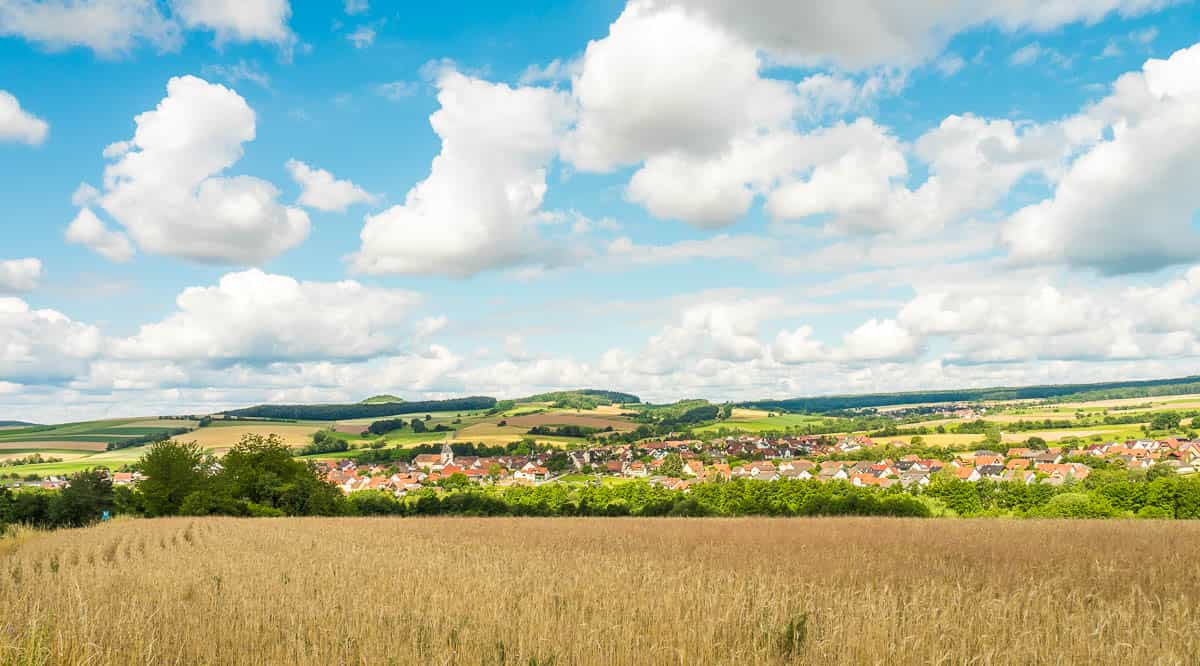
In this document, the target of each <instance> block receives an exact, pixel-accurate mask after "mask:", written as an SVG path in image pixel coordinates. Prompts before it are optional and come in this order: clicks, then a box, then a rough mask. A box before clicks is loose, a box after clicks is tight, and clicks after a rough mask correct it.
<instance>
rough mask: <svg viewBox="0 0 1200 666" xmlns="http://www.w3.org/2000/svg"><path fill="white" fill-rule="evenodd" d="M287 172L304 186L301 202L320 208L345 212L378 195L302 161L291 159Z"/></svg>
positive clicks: (372, 199)
mask: <svg viewBox="0 0 1200 666" xmlns="http://www.w3.org/2000/svg"><path fill="white" fill-rule="evenodd" d="M286 166H287V170H288V173H289V174H291V176H292V180H294V181H296V183H298V184H299V185H300V187H301V188H302V190H303V191H302V192H301V193H300V199H299V200H298V202H299V203H300V205H302V206H308V207H309V208H316V209H317V210H323V211H326V212H329V211H339V212H341V211H345V210H346V209H347V208H349V207H350V206H353V205H355V204H360V203H373V202H375V201H376V200H377V199H378V197H376V196H375V195H373V194H371V193H370V192H367V191H366V190H364V189H363V188H361V187H359V186H358V185H355V184H354V183H352V182H350V181H348V180H338V179H337V178H335V177H334V175H333V174H332V173H330V172H328V171H326V170H325V169H314V168H313V167H310V166H309V165H307V164H305V163H304V162H301V161H299V160H288V162H287V165H286Z"/></svg>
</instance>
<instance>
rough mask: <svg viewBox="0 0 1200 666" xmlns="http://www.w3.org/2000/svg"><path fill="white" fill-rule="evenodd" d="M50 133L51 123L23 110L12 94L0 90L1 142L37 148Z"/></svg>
mask: <svg viewBox="0 0 1200 666" xmlns="http://www.w3.org/2000/svg"><path fill="white" fill-rule="evenodd" d="M49 133H50V125H49V123H47V122H46V121H45V120H42V119H41V118H38V117H37V116H35V115H33V114H32V113H29V112H28V111H25V110H24V109H22V108H21V103H20V102H19V101H18V100H17V98H16V97H14V96H13V95H12V94H11V93H9V92H8V91H5V90H0V141H19V142H21V143H27V144H29V145H31V146H36V145H39V144H41V143H42V142H43V141H45V140H46V135H47V134H49Z"/></svg>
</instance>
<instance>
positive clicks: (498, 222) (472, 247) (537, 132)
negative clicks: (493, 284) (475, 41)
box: [352, 69, 571, 276]
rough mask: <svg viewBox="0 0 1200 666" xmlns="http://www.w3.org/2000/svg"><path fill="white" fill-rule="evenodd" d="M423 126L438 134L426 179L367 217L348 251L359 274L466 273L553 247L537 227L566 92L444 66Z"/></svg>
mask: <svg viewBox="0 0 1200 666" xmlns="http://www.w3.org/2000/svg"><path fill="white" fill-rule="evenodd" d="M437 87H438V101H439V103H440V104H441V108H440V109H439V110H438V111H436V112H435V113H434V114H433V115H432V116H430V119H429V120H430V124H431V125H433V129H434V131H435V132H436V133H437V135H438V136H439V137H440V138H441V140H442V152H441V153H440V154H439V155H438V156H437V157H436V158H434V160H433V165H432V167H431V169H430V174H429V177H428V178H426V179H425V180H423V181H421V182H420V183H418V184H417V185H416V186H415V187H413V188H412V189H411V190H410V191H409V192H408V195H407V197H405V201H404V203H403V204H400V205H397V206H393V207H391V208H389V209H387V210H385V211H383V212H381V213H379V214H377V215H371V216H368V217H367V219H366V224H365V225H364V227H363V230H362V248H361V250H360V251H359V252H358V253H357V254H355V255H354V257H353V258H352V266H353V268H354V269H356V270H358V271H361V272H366V273H412V274H444V275H452V276H468V275H473V274H475V273H478V272H479V271H482V270H485V269H489V268H501V267H507V266H514V265H517V264H522V263H534V264H539V263H540V264H542V265H551V264H554V263H555V262H557V261H560V257H559V256H558V251H557V250H556V249H555V248H553V247H550V246H548V244H547V242H546V241H545V240H544V239H542V238H541V237H540V236H539V234H538V233H537V220H536V215H537V213H538V211H539V210H540V208H541V205H542V200H543V197H544V196H545V193H546V166H547V163H548V162H549V161H550V159H551V158H552V157H553V155H554V152H555V148H556V146H557V144H558V140H559V137H560V136H561V133H562V130H563V128H564V127H565V125H566V123H567V122H568V120H569V119H570V113H571V108H570V105H569V104H568V101H567V99H566V97H565V95H563V94H561V93H558V92H555V91H553V90H549V89H546V88H530V87H518V88H512V87H509V86H507V85H504V84H497V83H489V82H487V81H483V80H480V79H476V78H472V77H469V76H466V75H464V74H461V73H459V72H457V71H455V70H453V69H446V70H444V71H442V72H441V73H440V75H439V76H438V79H437Z"/></svg>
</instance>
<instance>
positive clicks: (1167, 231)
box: [1004, 45, 1200, 273]
mask: <svg viewBox="0 0 1200 666" xmlns="http://www.w3.org/2000/svg"><path fill="white" fill-rule="evenodd" d="M1088 120H1091V121H1094V122H1095V123H1096V124H1097V125H1099V126H1104V127H1107V128H1109V129H1110V131H1111V137H1110V138H1107V139H1106V140H1103V141H1100V142H1099V143H1097V144H1096V145H1095V146H1093V147H1092V148H1091V149H1090V150H1089V151H1087V152H1086V153H1085V154H1083V155H1082V156H1080V157H1079V158H1078V159H1077V160H1075V162H1074V163H1073V164H1072V165H1071V166H1070V169H1069V170H1068V171H1067V172H1066V174H1065V175H1064V176H1063V177H1062V180H1061V181H1060V182H1059V183H1058V187H1057V188H1056V190H1055V192H1054V195H1053V197H1051V198H1048V199H1045V200H1043V201H1041V202H1039V203H1037V204H1034V205H1032V206H1028V207H1026V208H1023V209H1021V210H1020V211H1018V212H1017V213H1016V214H1015V215H1013V216H1012V218H1011V219H1010V220H1009V221H1008V224H1007V225H1006V227H1005V229H1004V241H1005V242H1006V244H1007V245H1008V246H1009V247H1010V248H1011V250H1012V254H1013V255H1014V257H1015V258H1017V259H1019V260H1023V261H1032V262H1063V263H1066V264H1070V265H1072V266H1078V267H1088V268H1094V269H1096V270H1098V271H1100V272H1103V273H1126V272H1137V271H1146V270H1153V269H1156V268H1159V267H1161V266H1163V265H1168V264H1172V263H1178V262H1182V261H1189V260H1194V259H1195V257H1196V256H1197V254H1200V236H1198V235H1197V234H1196V232H1195V229H1194V224H1195V216H1196V213H1197V211H1198V210H1200V189H1198V188H1196V186H1195V174H1196V173H1200V45H1196V46H1193V47H1191V48H1189V49H1184V50H1180V51H1178V52H1176V53H1175V54H1173V55H1172V56H1171V57H1170V59H1168V60H1150V61H1148V62H1147V63H1146V64H1145V66H1144V67H1143V70H1142V71H1141V72H1134V73H1130V74H1126V75H1125V76H1123V77H1121V78H1120V79H1119V80H1118V81H1117V83H1116V84H1115V85H1114V87H1113V92H1112V94H1111V95H1110V96H1109V97H1107V98H1106V99H1104V100H1102V101H1101V102H1099V103H1098V104H1097V105H1095V106H1094V107H1092V108H1090V109H1088V110H1086V111H1085V112H1084V113H1083V114H1081V118H1080V121H1081V122H1083V121H1088Z"/></svg>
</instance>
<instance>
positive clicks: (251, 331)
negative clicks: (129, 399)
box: [114, 269, 420, 363]
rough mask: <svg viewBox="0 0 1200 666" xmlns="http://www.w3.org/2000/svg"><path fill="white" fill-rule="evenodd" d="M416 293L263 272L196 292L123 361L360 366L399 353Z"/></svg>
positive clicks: (151, 327) (121, 348) (117, 349)
mask: <svg viewBox="0 0 1200 666" xmlns="http://www.w3.org/2000/svg"><path fill="white" fill-rule="evenodd" d="M419 301H420V297H419V296H418V295H417V294H414V293H413V292H409V291H405V290H398V289H377V288H371V287H366V286H364V285H362V284H359V283H358V282H355V281H352V280H348V281H343V282H300V281H297V280H295V279H293V278H290V277H287V276H283V275H271V274H267V273H263V272H262V271H259V270H257V269H254V270H250V271H246V272H242V273H230V274H227V275H225V276H224V277H222V278H221V280H220V282H219V283H218V284H216V285H215V286H211V287H190V288H188V289H185V290H184V291H183V292H182V293H181V294H180V295H179V297H178V298H177V299H176V306H177V307H178V311H177V312H175V313H174V314H172V315H171V316H169V317H167V318H166V319H164V320H163V321H160V322H157V323H152V324H146V325H144V326H142V327H141V329H140V330H139V331H138V332H137V334H136V335H134V336H132V337H130V338H127V339H124V340H120V341H118V342H117V343H116V344H115V346H114V353H115V355H116V356H118V357H121V358H131V359H147V358H152V359H166V360H177V361H178V360H209V361H221V362H239V361H240V362H254V363H263V362H271V361H283V360H293V361H294V360H319V359H326V360H339V359H341V360H344V359H361V358H369V357H371V356H375V355H379V354H383V353H385V352H396V351H398V348H399V344H400V342H401V340H402V338H401V336H400V334H399V332H398V329H400V328H401V326H402V325H405V324H407V323H408V319H409V316H410V314H411V311H412V309H413V308H414V306H416V305H417V303H418V302H419Z"/></svg>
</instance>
